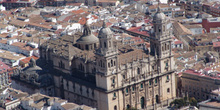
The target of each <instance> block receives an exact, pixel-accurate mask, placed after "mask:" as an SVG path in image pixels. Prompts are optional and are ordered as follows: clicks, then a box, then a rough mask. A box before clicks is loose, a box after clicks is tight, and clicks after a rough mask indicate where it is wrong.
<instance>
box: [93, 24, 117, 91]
mask: <svg viewBox="0 0 220 110" xmlns="http://www.w3.org/2000/svg"><path fill="white" fill-rule="evenodd" d="M98 38H99V48H98V49H97V51H96V53H95V54H96V66H97V67H96V68H97V72H98V74H97V76H96V77H99V78H96V80H97V81H96V82H97V86H99V85H100V86H102V87H101V88H104V89H106V90H107V89H109V88H111V87H110V86H109V85H108V84H107V82H108V83H109V82H111V79H110V78H111V77H112V76H114V75H115V74H116V67H117V66H116V65H117V55H118V51H117V48H116V46H115V45H114V44H113V33H112V31H111V29H110V28H109V27H107V26H106V23H105V21H104V22H103V26H102V28H101V30H100V31H99V35H98ZM100 76H101V77H100ZM103 76H104V77H103ZM100 82H102V85H101V83H100ZM105 82H106V85H103V84H104V83H105ZM113 82H114V81H113Z"/></svg>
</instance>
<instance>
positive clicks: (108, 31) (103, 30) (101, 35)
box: [98, 20, 112, 38]
mask: <svg viewBox="0 0 220 110" xmlns="http://www.w3.org/2000/svg"><path fill="white" fill-rule="evenodd" d="M111 34H112V31H111V29H110V28H109V27H107V25H106V23H105V20H104V22H103V26H102V28H101V30H100V31H99V36H98V37H99V38H107V37H111V36H110V35H111Z"/></svg>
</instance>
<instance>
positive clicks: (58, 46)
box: [41, 32, 82, 59]
mask: <svg viewBox="0 0 220 110" xmlns="http://www.w3.org/2000/svg"><path fill="white" fill-rule="evenodd" d="M80 36H82V33H81V32H77V33H76V34H74V35H73V36H68V35H65V36H62V37H60V38H58V39H55V40H53V39H51V40H48V41H47V42H45V43H43V44H42V45H41V47H43V48H45V47H48V49H51V50H52V51H53V53H54V55H57V56H62V57H64V58H66V59H71V57H72V56H74V55H75V54H77V53H79V52H80V51H81V50H80V49H78V48H77V47H74V46H73V45H74V42H75V40H76V39H79V37H80ZM74 39H75V40H74Z"/></svg>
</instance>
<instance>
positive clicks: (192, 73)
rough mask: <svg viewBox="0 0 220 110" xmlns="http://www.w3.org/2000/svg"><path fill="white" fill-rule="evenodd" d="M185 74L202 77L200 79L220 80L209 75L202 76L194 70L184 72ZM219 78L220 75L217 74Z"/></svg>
mask: <svg viewBox="0 0 220 110" xmlns="http://www.w3.org/2000/svg"><path fill="white" fill-rule="evenodd" d="M183 73H186V74H191V75H196V76H200V77H206V78H211V79H218V80H220V78H219V77H212V76H209V75H208V74H202V73H201V72H196V71H194V70H191V69H189V70H186V71H184V72H183ZM217 76H220V73H217Z"/></svg>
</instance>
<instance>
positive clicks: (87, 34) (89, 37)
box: [77, 23, 99, 44]
mask: <svg viewBox="0 0 220 110" xmlns="http://www.w3.org/2000/svg"><path fill="white" fill-rule="evenodd" d="M98 42H99V39H98V38H97V37H96V36H95V35H93V34H92V32H91V29H90V27H89V25H88V23H86V24H85V25H84V30H83V35H82V36H81V37H80V38H79V39H78V40H77V43H79V44H93V43H98Z"/></svg>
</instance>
